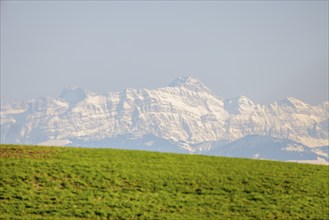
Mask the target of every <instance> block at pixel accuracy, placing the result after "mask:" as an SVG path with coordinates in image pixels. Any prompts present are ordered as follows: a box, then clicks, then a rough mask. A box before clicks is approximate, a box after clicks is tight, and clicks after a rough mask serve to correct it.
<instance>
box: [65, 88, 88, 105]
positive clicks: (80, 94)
mask: <svg viewBox="0 0 329 220" xmlns="http://www.w3.org/2000/svg"><path fill="white" fill-rule="evenodd" d="M90 94H92V92H90V91H88V90H86V89H82V88H79V87H76V86H71V87H67V88H65V89H63V90H62V92H61V93H60V95H59V98H61V99H64V100H65V101H67V102H69V103H77V102H79V101H81V100H83V99H85V98H86V97H87V96H88V95H90Z"/></svg>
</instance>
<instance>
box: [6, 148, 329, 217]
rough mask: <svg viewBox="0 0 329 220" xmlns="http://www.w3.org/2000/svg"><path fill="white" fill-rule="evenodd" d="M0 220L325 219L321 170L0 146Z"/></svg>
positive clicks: (327, 170)
mask: <svg viewBox="0 0 329 220" xmlns="http://www.w3.org/2000/svg"><path fill="white" fill-rule="evenodd" d="M0 168H1V175H0V219H12V218H14V219H20V218H21V219H192V220H193V219H329V178H328V177H329V167H328V166H321V165H309V164H296V163H283V162H274V161H260V160H249V159H234V158H221V157H210V156H200V155H179V154H167V153H153V152H143V151H126V150H114V149H84V148H68V147H67V148H64V147H35V146H14V145H0Z"/></svg>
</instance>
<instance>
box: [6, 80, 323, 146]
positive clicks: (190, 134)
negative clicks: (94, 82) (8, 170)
mask: <svg viewBox="0 0 329 220" xmlns="http://www.w3.org/2000/svg"><path fill="white" fill-rule="evenodd" d="M328 109H329V102H328V101H325V102H323V103H322V104H320V105H317V106H312V105H309V104H307V103H304V102H302V101H301V100H298V99H296V98H293V97H288V98H286V99H284V100H281V101H277V102H274V103H272V104H270V105H262V104H258V103H255V102H253V101H252V100H250V99H249V98H247V97H244V96H241V97H237V98H231V99H223V98H220V97H217V96H216V95H214V94H213V93H212V91H211V90H210V89H208V88H207V87H206V86H205V85H204V84H203V83H202V82H201V81H199V80H197V79H194V78H191V77H180V78H178V79H176V80H174V81H173V82H172V83H170V84H169V85H168V86H166V87H163V88H158V89H154V90H150V89H125V90H123V91H121V92H110V93H107V94H96V93H94V92H91V91H87V90H84V89H81V88H74V87H73V88H67V89H64V90H63V91H62V93H61V94H60V96H59V97H57V98H44V97H41V98H36V99H32V100H29V101H23V102H16V103H7V104H2V105H1V143H23V144H56V143H57V144H59V145H70V144H71V145H72V144H73V145H74V144H75V143H78V142H79V143H83V142H88V143H91V142H95V141H96V142H97V141H98V142H99V141H102V140H105V139H106V140H108V139H111V138H114V137H118V136H122V135H127V134H130V135H133V136H140V137H141V136H143V135H153V136H154V137H157V138H160V139H163V140H167V141H169V142H170V143H176V144H177V146H179V147H181V148H184V149H187V150H188V151H190V152H193V151H195V150H196V148H195V146H199V148H198V150H201V151H202V150H210V149H209V148H211V146H210V147H209V146H208V147H204V149H203V147H202V146H204V145H202V144H201V143H205V142H218V141H225V142H232V141H235V140H238V139H240V138H243V137H245V136H248V135H263V136H271V137H274V138H283V139H289V140H292V141H295V142H298V143H301V144H303V145H305V146H308V147H318V146H328V145H329V144H328V138H329V132H328V119H329V111H328ZM200 144H201V145H200ZM200 146H201V147H200ZM118 147H120V146H118ZM150 149H151V148H150Z"/></svg>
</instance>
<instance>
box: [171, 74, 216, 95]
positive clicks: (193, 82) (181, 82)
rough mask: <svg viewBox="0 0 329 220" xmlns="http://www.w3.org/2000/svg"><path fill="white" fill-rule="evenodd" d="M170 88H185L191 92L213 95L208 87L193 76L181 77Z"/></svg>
mask: <svg viewBox="0 0 329 220" xmlns="http://www.w3.org/2000/svg"><path fill="white" fill-rule="evenodd" d="M169 86H170V87H185V88H187V89H189V90H192V91H196V92H200V91H204V92H208V93H212V92H211V90H210V89H209V88H208V87H206V86H205V85H204V84H203V83H202V82H201V81H200V80H199V79H195V78H193V77H191V76H181V77H179V78H177V79H175V80H174V81H172V82H171V83H170V84H169Z"/></svg>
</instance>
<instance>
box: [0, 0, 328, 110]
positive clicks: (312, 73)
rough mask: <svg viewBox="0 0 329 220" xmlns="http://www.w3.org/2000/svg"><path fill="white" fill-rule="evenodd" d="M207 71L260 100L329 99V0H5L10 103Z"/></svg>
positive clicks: (209, 79)
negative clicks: (75, 89)
mask: <svg viewBox="0 0 329 220" xmlns="http://www.w3.org/2000/svg"><path fill="white" fill-rule="evenodd" d="M186 75H190V76H192V77H195V78H199V79H200V80H201V81H203V82H204V84H206V85H207V86H208V87H209V88H210V89H211V90H213V91H214V92H215V94H217V95H218V96H221V97H223V98H231V97H235V96H239V95H245V96H248V97H250V98H251V99H252V100H254V101H257V102H261V103H270V102H272V101H275V100H280V99H282V98H284V97H286V96H294V97H297V98H300V99H301V100H303V101H306V102H309V103H312V104H318V103H320V102H322V101H324V100H327V99H328V1H288V2H285V1H233V2H227V1H217V2H216V1H207V2H204V1H190V2H188V1H176V2H175V1H155V2H148V1H137V2H134V1H124V2H119V1H96V2H92V1H90V2H89V1H72V2H65V1H46V2H41V1H32V2H28V1H1V101H2V102H5V101H14V100H17V101H18V100H24V99H29V98H33V97H37V96H52V97H56V96H57V95H58V94H59V93H60V92H61V90H62V89H63V88H65V87H67V86H73V85H74V86H79V87H82V88H87V89H90V90H94V91H96V92H107V91H114V90H122V89H124V88H142V87H146V88H156V87H161V86H165V85H167V84H169V83H170V82H171V81H172V80H174V79H175V78H177V77H179V76H186Z"/></svg>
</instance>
